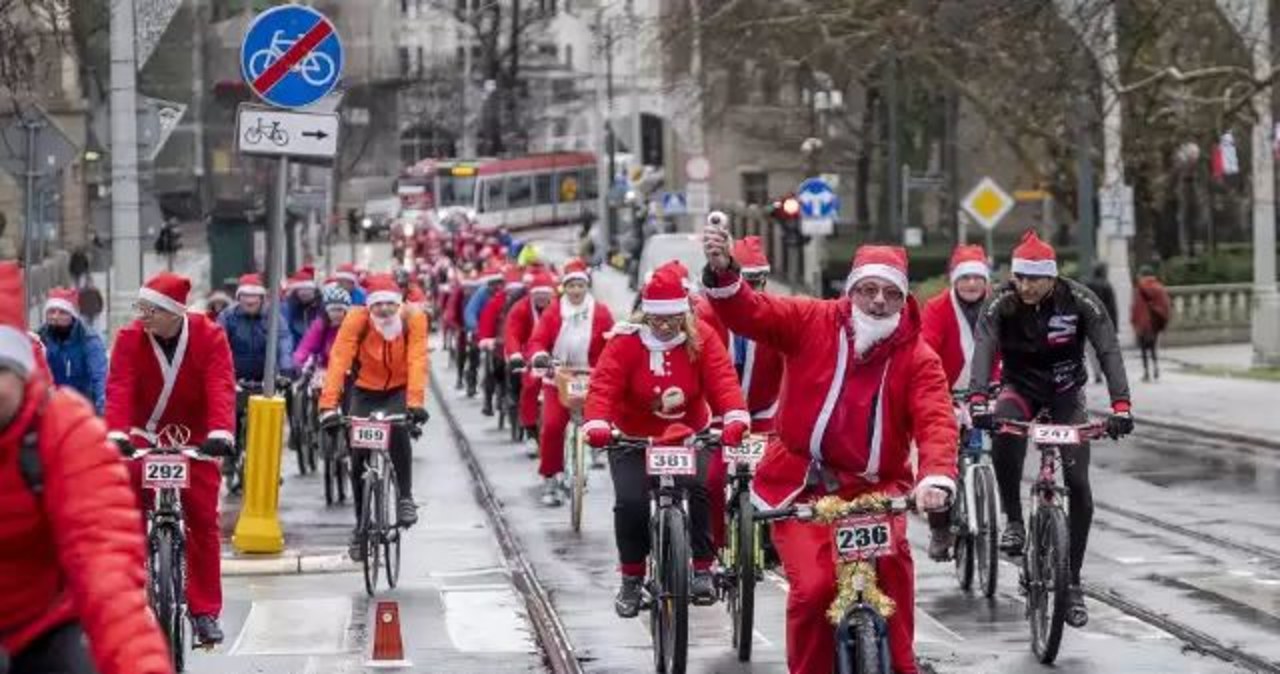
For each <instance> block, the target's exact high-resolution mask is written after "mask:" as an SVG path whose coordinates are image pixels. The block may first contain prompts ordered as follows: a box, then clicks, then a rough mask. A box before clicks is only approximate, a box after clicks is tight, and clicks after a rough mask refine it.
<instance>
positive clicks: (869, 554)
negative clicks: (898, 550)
mask: <svg viewBox="0 0 1280 674" xmlns="http://www.w3.org/2000/svg"><path fill="white" fill-rule="evenodd" d="M832 531H833V532H834V533H835V541H834V543H835V553H836V558H837V559H842V560H846V561H850V560H852V561H863V560H868V559H876V558H877V557H885V556H887V555H890V554H893V526H892V525H891V522H890V520H889V516H888V515H860V516H858V517H846V518H845V519H842V520H840V521H839V522H836V524H835V527H834V528H833V529H832Z"/></svg>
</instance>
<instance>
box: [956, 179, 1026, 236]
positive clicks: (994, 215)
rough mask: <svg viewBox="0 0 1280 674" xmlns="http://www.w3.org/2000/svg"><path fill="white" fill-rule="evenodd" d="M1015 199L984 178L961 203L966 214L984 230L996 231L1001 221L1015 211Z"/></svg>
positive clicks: (994, 182) (990, 180)
mask: <svg viewBox="0 0 1280 674" xmlns="http://www.w3.org/2000/svg"><path fill="white" fill-rule="evenodd" d="M1013 205H1014V201H1013V197H1011V196H1009V194H1008V193H1007V192H1005V191H1004V190H1003V189H1000V186H999V185H997V184H996V181H994V180H992V179H991V178H990V177H986V178H983V179H982V180H980V181H978V184H977V185H975V186H974V188H973V189H972V190H970V191H969V194H968V196H966V197H965V198H964V200H963V201H961V202H960V206H961V207H962V208H964V210H965V212H966V213H968V214H969V215H971V216H973V219H974V220H976V221H977V222H978V224H979V225H982V228H983V229H987V230H991V229H995V226H996V225H997V224H999V222H1000V220H1001V219H1003V218H1004V216H1006V215H1008V214H1009V211H1011V210H1013Z"/></svg>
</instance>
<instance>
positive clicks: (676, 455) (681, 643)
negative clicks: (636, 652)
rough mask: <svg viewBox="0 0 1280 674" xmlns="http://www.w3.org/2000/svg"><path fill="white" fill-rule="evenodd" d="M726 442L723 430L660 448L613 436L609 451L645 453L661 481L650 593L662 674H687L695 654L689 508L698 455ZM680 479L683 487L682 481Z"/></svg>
mask: <svg viewBox="0 0 1280 674" xmlns="http://www.w3.org/2000/svg"><path fill="white" fill-rule="evenodd" d="M719 442H720V431H718V430H714V429H713V430H709V431H704V432H703V433H699V434H698V435H696V436H694V437H693V439H692V440H691V441H690V442H689V443H687V444H685V445H679V446H674V447H663V446H658V445H654V444H653V441H652V440H650V439H649V438H632V437H627V436H625V435H623V434H621V433H619V432H618V431H614V432H613V443H612V444H610V445H609V447H608V448H607V449H608V451H615V452H616V451H621V452H632V451H643V452H644V453H645V468H646V473H647V474H648V475H649V477H650V478H653V479H655V480H657V486H656V488H651V489H650V491H649V494H650V498H651V499H652V503H653V507H652V508H651V515H650V518H649V541H650V548H651V552H650V554H649V559H648V569H647V573H646V575H647V579H646V581H645V592H646V594H647V602H646V603H647V606H648V608H649V631H650V633H651V634H652V635H653V661H654V666H655V669H656V671H657V672H658V673H659V674H684V672H685V667H686V665H687V663H688V654H689V601H690V596H689V577H690V574H691V573H692V569H693V553H692V550H691V548H690V544H689V516H688V511H687V508H686V506H685V503H686V502H687V501H688V497H687V493H686V489H687V486H686V485H687V481H688V480H689V479H690V478H693V479H697V477H698V453H699V452H700V451H709V450H710V449H711V448H713V447H714V446H715V445H717V444H718V443H719ZM677 479H679V480H680V482H677Z"/></svg>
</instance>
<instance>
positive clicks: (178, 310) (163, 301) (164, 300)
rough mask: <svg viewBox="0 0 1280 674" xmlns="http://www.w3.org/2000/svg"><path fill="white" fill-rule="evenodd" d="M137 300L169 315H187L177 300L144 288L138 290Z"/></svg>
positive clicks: (184, 308)
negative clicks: (150, 304)
mask: <svg viewBox="0 0 1280 674" xmlns="http://www.w3.org/2000/svg"><path fill="white" fill-rule="evenodd" d="M138 299H140V300H144V301H147V302H150V303H152V304H154V305H156V306H157V307H160V308H161V309H164V310H165V311H167V312H169V313H171V314H185V313H187V308H186V307H185V306H183V305H181V304H179V303H178V301H177V300H175V299H173V298H172V297H169V296H168V295H166V294H164V293H162V292H160V291H158V290H154V289H152V288H148V287H146V286H142V287H141V288H138Z"/></svg>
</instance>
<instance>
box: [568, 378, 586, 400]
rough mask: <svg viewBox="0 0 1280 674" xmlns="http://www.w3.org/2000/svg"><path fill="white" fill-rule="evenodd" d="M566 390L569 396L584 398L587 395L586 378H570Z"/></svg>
mask: <svg viewBox="0 0 1280 674" xmlns="http://www.w3.org/2000/svg"><path fill="white" fill-rule="evenodd" d="M566 390H567V392H568V393H569V397H571V398H585V397H587V380H586V379H585V378H582V377H575V378H573V379H570V380H569V384H568V386H567V387H566Z"/></svg>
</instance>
